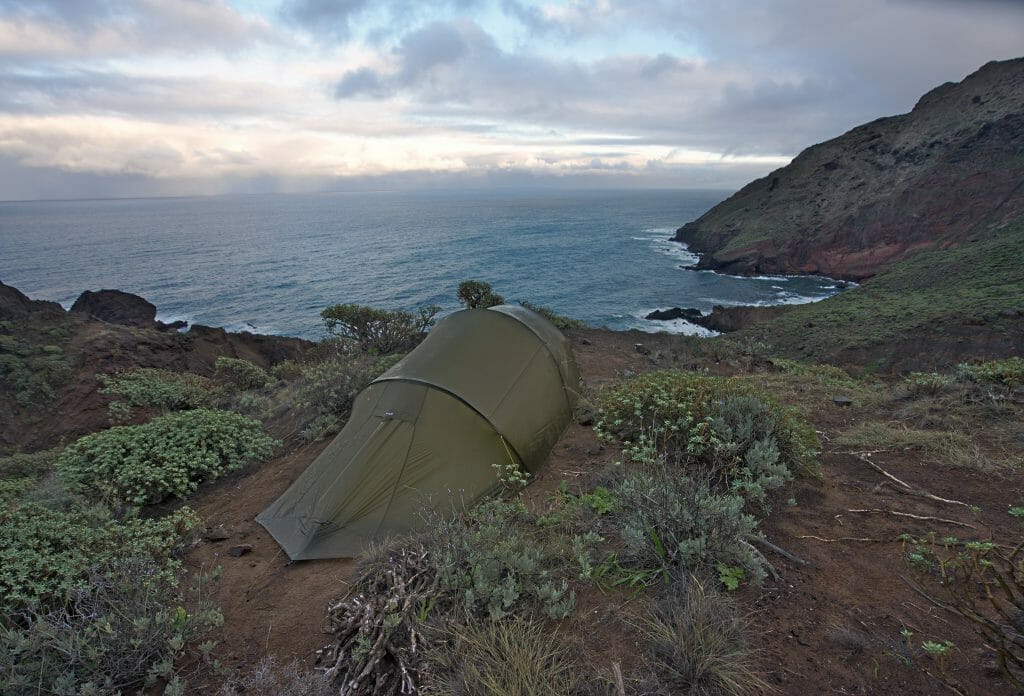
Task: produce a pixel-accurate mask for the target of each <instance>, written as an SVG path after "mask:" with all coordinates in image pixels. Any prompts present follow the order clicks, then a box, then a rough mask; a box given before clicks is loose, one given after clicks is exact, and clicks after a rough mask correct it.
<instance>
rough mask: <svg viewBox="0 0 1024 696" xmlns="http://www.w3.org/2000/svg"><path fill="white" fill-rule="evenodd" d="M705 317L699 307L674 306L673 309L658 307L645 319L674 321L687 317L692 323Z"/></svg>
mask: <svg viewBox="0 0 1024 696" xmlns="http://www.w3.org/2000/svg"><path fill="white" fill-rule="evenodd" d="M703 317H704V314H703V313H702V312H701V311H700V310H699V309H692V308H686V309H683V308H682V307H672V308H671V309H656V310H654V311H653V312H651V313H650V314H648V315H647V316H645V317H644V319H652V320H654V321H673V320H675V319H685V320H686V321H688V322H690V323H691V324H696V323H698V322H699V321H700V320H701V319H702V318H703Z"/></svg>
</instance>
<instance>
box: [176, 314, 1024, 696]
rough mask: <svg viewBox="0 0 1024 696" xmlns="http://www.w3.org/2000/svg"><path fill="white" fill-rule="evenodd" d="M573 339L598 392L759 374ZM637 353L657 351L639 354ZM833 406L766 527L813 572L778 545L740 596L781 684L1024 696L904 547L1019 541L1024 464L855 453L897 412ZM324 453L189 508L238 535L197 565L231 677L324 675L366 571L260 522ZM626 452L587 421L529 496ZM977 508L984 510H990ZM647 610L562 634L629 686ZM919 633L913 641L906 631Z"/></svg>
mask: <svg viewBox="0 0 1024 696" xmlns="http://www.w3.org/2000/svg"><path fill="white" fill-rule="evenodd" d="M572 341H573V348H574V350H575V352H576V357H577V360H578V362H579V364H580V368H581V372H582V374H583V376H584V379H585V381H586V383H587V385H588V386H589V387H596V386H600V385H601V384H604V383H607V382H609V381H611V380H614V379H618V378H621V377H622V376H623V375H624V374H627V375H628V374H629V373H636V372H640V371H643V370H648V369H654V368H657V367H666V368H668V367H671V368H677V369H688V368H691V367H695V366H697V364H698V363H699V364H700V366H702V367H705V368H708V369H710V370H711V371H712V372H716V373H726V374H728V373H733V372H738V371H744V370H749V369H750V367H749V366H746V368H744V366H741V365H737V364H727V363H721V364H718V363H715V362H714V360H713V359H711V358H709V357H703V358H693V357H691V356H690V355H689V354H687V353H686V352H685V351H683V350H681V349H680V345H681V344H680V343H679V342H678V340H677V339H675V338H673V337H670V336H662V335H658V336H652V335H647V334H641V333H636V332H633V333H613V332H608V331H602V330H586V331H577V332H572ZM637 343H642V344H643V346H642V348H641V350H640V351H638V350H637V348H636V346H635V344H637ZM755 373H756V371H755ZM832 396H833V394H831V393H829V392H828V391H827V390H826V389H818V390H814V389H809V390H806V391H805V392H804V393H801V394H800V395H799V398H800V400H801V404H800V405H801V406H802V407H803V411H804V412H805V414H806V416H807V417H808V418H809V419H810V420H811V422H812V423H813V424H814V427H815V428H816V429H817V430H818V431H819V433H820V435H821V436H822V439H823V447H824V450H825V451H824V453H823V454H822V465H823V472H824V475H823V477H822V479H821V480H814V479H802V480H798V481H796V482H794V483H793V484H791V485H790V486H789V487H788V488H787V489H785V490H784V492H783V493H782V495H781V496H780V499H778V500H777V501H776V502H775V505H774V514H773V515H772V516H771V517H770V518H769V519H768V520H767V522H766V523H765V524H764V530H765V533H766V536H767V538H768V539H769V540H771V541H772V542H773V543H775V544H777V545H778V546H779V547H781V548H783V549H785V550H786V551H788V552H790V553H791V554H793V555H795V556H797V557H799V558H800V559H803V560H804V561H806V565H802V564H799V563H796V562H794V561H792V560H789V559H787V558H784V557H782V556H780V555H778V554H775V553H773V552H771V551H766V557H767V558H768V559H769V560H770V561H771V563H772V564H773V565H774V567H775V569H776V570H777V571H778V575H779V579H778V580H774V579H772V578H769V579H768V580H766V581H765V583H764V585H763V586H762V587H760V588H749V587H748V588H744V589H741V590H740V591H739V593H738V595H739V600H740V603H741V606H743V607H747V608H749V610H750V611H751V620H752V630H751V641H752V642H753V643H754V645H755V647H757V648H758V649H759V650H760V651H761V655H762V661H763V666H764V672H765V675H766V678H767V680H768V681H769V682H770V683H772V684H773V685H775V686H776V687H777V688H778V690H779V692H780V693H785V694H813V693H839V694H896V693H899V694H935V693H947V692H948V693H961V694H1011V693H1013V690H1012V689H1011V688H1009V687H1008V686H1007V684H1006V682H1005V681H1003V680H1002V679H1001V678H1000V677H999V676H998V674H997V673H996V671H995V670H994V663H993V661H992V659H991V655H990V653H989V652H988V651H986V650H985V649H984V648H983V646H982V642H981V640H980V639H979V638H977V637H976V636H975V635H974V634H973V632H972V631H971V629H970V628H969V627H967V625H966V624H965V622H964V621H963V620H961V619H959V618H957V617H955V616H953V615H951V614H950V613H948V612H946V611H944V610H943V609H940V608H938V607H936V606H935V605H933V604H932V603H930V602H929V600H928V598H927V597H924V596H922V595H921V594H920V593H919V592H917V591H915V589H914V588H913V587H911V586H910V585H909V584H908V583H907V582H906V581H905V580H904V578H906V577H908V576H909V573H908V568H907V565H906V563H905V560H904V559H905V556H906V553H907V548H906V547H905V544H904V543H903V542H902V541H900V540H899V539H898V537H899V536H900V535H901V534H904V533H911V534H917V535H924V534H926V533H927V532H928V531H929V530H935V531H937V532H939V533H940V534H958V535H960V536H964V537H966V536H970V535H971V534H976V535H978V536H979V537H980V536H987V535H989V534H990V533H991V534H994V535H995V536H997V537H998V536H1000V535H1002V536H1003V538H1006V537H1007V536H1009V535H1010V534H1011V533H1012V525H1011V522H1012V519H1011V518H1009V516H1008V515H1007V514H1006V510H1007V509H1008V507H1009V506H1011V505H1019V504H1020V503H1021V496H1022V491H1024V485H1022V484H1024V475H1022V473H1021V471H1020V470H1019V469H1018V470H1017V471H1016V472H1012V473H1005V474H1002V475H996V474H992V473H981V472H980V471H978V470H974V469H971V468H963V467H958V468H953V467H949V466H942V465H938V464H936V463H933V462H930V461H929V458H928V457H926V456H925V455H924V454H923V453H922V452H920V451H913V450H898V451H881V452H877V453H874V454H871V455H863V456H858V455H856V454H851V453H849V448H844V447H838V446H835V445H833V444H832V442H833V440H835V437H836V435H837V434H838V433H840V432H842V431H844V430H846V429H848V428H850V427H851V426H853V425H856V424H857V423H859V422H862V421H865V420H881V419H883V418H885V417H886V416H887V413H885V412H882V411H881V410H878V409H879V407H877V406H870V405H862V404H859V403H857V402H856V401H855V403H854V404H853V406H852V407H845V408H844V407H840V406H837V405H835V404H834V403H833V402H832ZM324 445H325V443H318V444H316V445H312V446H309V447H306V448H304V449H300V450H299V451H297V452H295V453H293V454H290V455H288V456H286V457H283V458H280V459H277V460H274V461H272V462H270V463H268V464H267V465H265V466H263V467H262V468H260V469H259V470H256V471H253V472H251V473H248V474H246V475H242V476H238V477H235V478H233V479H230V480H226V481H221V482H218V483H216V484H213V485H211V486H208V487H206V488H205V489H204V490H203V491H202V492H201V494H200V495H199V496H197V497H196V498H195V499H194V500H193V501H192V503H191V504H192V505H193V506H194V507H195V508H196V509H197V510H198V512H199V513H200V514H201V515H202V516H203V518H204V520H206V522H207V524H208V526H209V527H211V528H216V527H223V528H224V529H225V530H226V531H227V532H228V533H230V537H229V538H227V539H224V540H220V541H209V540H207V541H202V542H200V543H199V544H198V545H197V546H196V547H195V548H194V549H192V551H191V552H190V553H189V555H188V557H187V565H188V567H189V568H190V569H191V570H193V571H196V570H198V569H200V568H210V567H212V566H214V565H217V564H219V565H220V566H221V568H222V570H223V576H222V578H221V579H220V581H219V582H217V583H215V584H214V585H213V586H212V593H213V599H214V601H215V602H216V603H217V604H218V605H219V606H220V607H221V608H222V610H223V613H224V616H225V624H224V627H223V628H222V630H221V632H220V636H219V640H220V643H219V646H218V648H217V652H216V654H217V656H218V657H219V658H220V659H221V661H222V663H223V664H224V665H225V666H226V667H227V668H228V669H230V670H235V669H238V670H242V671H244V670H245V669H246V667H247V666H250V665H252V664H253V663H255V662H256V661H257V660H258V659H259V658H260V657H262V656H263V655H268V654H272V655H275V656H277V657H278V658H279V660H280V661H283V662H287V661H288V660H290V659H291V658H292V657H295V658H298V659H299V660H300V661H301V662H302V663H303V664H305V665H307V666H311V665H312V664H313V660H314V657H315V651H316V649H317V648H319V647H321V645H322V644H323V643H324V642H326V639H327V637H326V636H325V635H323V634H322V633H321V632H320V631H321V621H322V619H323V617H324V613H325V608H326V606H327V604H328V602H329V601H330V600H332V599H334V598H337V597H339V596H341V595H344V594H345V592H346V589H347V581H348V579H349V578H350V577H351V574H352V571H353V569H354V562H353V561H352V560H347V559H343V560H337V561H315V562H309V561H304V562H300V563H294V564H293V563H289V561H288V558H287V557H286V556H285V555H284V554H283V552H282V551H281V550H280V548H279V547H278V546H277V544H276V543H275V542H274V540H273V539H272V538H270V536H269V535H268V534H267V533H266V532H265V531H264V530H263V528H262V527H260V526H259V525H258V524H257V523H256V522H255V521H254V518H255V516H256V514H257V513H258V512H260V511H261V510H262V509H263V508H264V507H265V506H266V505H267V504H269V503H270V502H271V501H272V500H273V499H275V498H276V497H277V496H278V495H280V494H281V493H282V492H283V491H284V490H285V488H287V486H288V485H289V484H290V482H291V481H292V480H293V479H294V478H295V477H296V476H297V475H298V474H299V473H300V472H301V471H302V470H303V469H304V468H305V467H306V466H307V465H308V464H309V462H311V461H312V460H313V458H315V456H316V455H317V454H318V453H319V451H320V450H321V449H322V448H323V446H324ZM617 456H618V453H617V452H615V451H614V450H611V449H607V448H605V447H604V446H603V445H602V444H601V443H600V442H599V441H598V439H597V437H596V436H595V435H594V433H593V431H592V430H591V428H590V427H589V426H584V425H579V424H574V425H572V426H571V427H570V428H569V429H568V430H567V432H566V433H565V435H564V436H563V438H562V439H561V440H560V441H559V443H558V444H557V445H556V447H555V449H554V451H553V452H552V454H551V457H550V460H549V462H548V464H547V466H546V468H545V469H544V470H543V471H542V473H541V474H540V476H539V477H538V478H537V479H536V480H535V481H534V482H533V483H532V484H531V485H530V486H529V487H528V488H527V490H526V492H525V494H524V495H525V496H526V497H527V499H528V500H532V501H540V500H542V499H543V497H544V496H545V495H547V494H548V493H549V492H550V491H552V490H554V489H555V488H556V487H557V486H558V485H559V484H560V482H561V481H563V480H565V481H567V482H568V484H569V486H570V487H571V488H572V489H577V488H586V487H587V486H588V485H593V484H592V483H591V481H592V477H593V476H594V475H595V474H596V473H597V472H599V471H600V470H602V469H603V468H605V467H606V466H607V465H608V464H609V463H610V462H611V461H613V460H615V459H616V458H617ZM865 457H866V459H865ZM868 460H869V461H870V462H872V463H874V464H875V465H877V466H878V467H879V468H881V469H883V470H885V471H886V472H888V473H889V474H891V475H892V476H894V477H896V478H898V479H900V480H902V481H903V482H906V483H907V484H909V485H910V486H911V487H913V488H915V489H919V490H922V491H927V492H929V493H931V494H933V495H934V496H937V497H939V498H945V499H949V500H956V501H962V502H963V503H965V504H966V505H958V504H955V503H948V502H945V503H944V502H938V501H935V500H933V499H926V498H922V497H918V496H914V495H910V494H907V493H901V492H900V491H899V489H900V488H901V486H899V485H898V484H896V483H895V482H892V481H891V480H889V479H888V478H887V477H886V476H885V475H884V474H882V473H880V472H879V470H877V469H876V468H874V467H872V466H871V465H870V464H869V461H868ZM967 505H972V506H978V507H979V508H980V510H981V511H980V513H977V514H976V513H973V512H972V511H971V510H969V509H968V507H967ZM855 510H864V511H871V512H854V511H855ZM894 512H900V513H906V514H911V515H918V516H920V517H932V518H942V519H944V520H952V521H955V522H958V523H960V524H962V525H971V527H972V528H967V527H961V526H957V525H955V524H950V523H949V522H940V521H936V520H920V519H915V518H912V517H905V516H900V515H895V514H893V513H894ZM986 527H987V528H988V529H986ZM240 544H249V545H251V546H252V551H251V553H247V554H246V555H243V556H239V557H234V556H231V555H229V554H228V549H229V548H231V547H233V546H237V545H240ZM642 601H643V599H638V598H635V597H633V596H630V595H629V594H628V593H611V594H602V593H601V592H600V591H598V590H596V589H593V588H589V589H588V588H580V590H578V603H577V609H578V610H577V612H576V614H575V615H574V616H573V617H571V618H569V619H567V620H566V621H565V622H563V624H562V625H560V626H557V627H556V630H559V631H564V634H565V635H566V636H567V637H571V638H572V639H573V640H575V641H578V642H579V644H580V648H581V654H582V655H584V656H585V658H586V659H587V660H588V661H589V662H590V663H591V664H592V666H593V669H594V670H595V672H598V673H601V674H606V673H608V674H610V669H611V665H612V663H613V662H619V663H620V664H621V666H622V670H623V672H624V674H625V675H626V677H627V683H628V682H629V679H630V678H631V677H632V676H633V675H635V674H636V673H637V671H638V669H639V667H641V666H642V663H643V655H642V654H640V651H639V650H638V647H637V643H636V640H635V637H634V635H633V632H632V629H631V628H630V626H629V623H628V617H629V615H630V612H631V611H633V608H634V607H636V605H637V604H638V603H641V602H642ZM901 631H903V632H904V633H901ZM907 631H909V632H911V633H912V636H909V637H908V636H906V635H905V633H906V632H907ZM923 640H934V641H944V640H949V641H952V642H953V645H954V647H953V648H952V650H951V653H950V655H949V656H948V658H947V659H946V660H945V661H943V663H941V664H940V663H938V662H936V661H935V660H933V659H931V658H928V657H927V656H926V655H925V654H924V653H923V652H922V651H921V649H920V645H921V641H923Z"/></svg>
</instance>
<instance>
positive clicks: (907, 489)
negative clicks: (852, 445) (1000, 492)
mask: <svg viewBox="0 0 1024 696" xmlns="http://www.w3.org/2000/svg"><path fill="white" fill-rule="evenodd" d="M849 454H852V455H854V456H855V457H857V459H859V460H861V461H862V462H864V463H865V464H867V465H868V466H870V467H871V468H872V469H874V470H875V471H877V472H878V473H880V474H881V475H882V476H885V477H886V478H888V479H890V480H891V481H894V482H895V483H898V484H899V485H900V488H897V489H895V490H896V491H898V492H900V493H906V494H908V495H916V496H918V497H921V498H927V499H928V500H932V501H935V502H936V503H946V504H947V505H961V506H963V507H965V508H970V507H971V506H970V505H968V504H967V503H965V502H963V501H960V500H950V499H948V498H940V497H939V496H937V495H934V494H932V493H929V492H928V491H922V490H919V489H917V488H914V487H913V486H911V485H910V484H909V483H907V482H906V481H901V480H900V479H898V478H896V477H895V476H893V475H892V474H890V473H889V472H888V471H886V470H885V469H883V468H882V467H880V466H878V465H877V464H875V463H874V462H873V461H871V459H870V458H869V455H871V454H874V452H849ZM883 483H885V482H884V481H883ZM880 488H881V484H880V485H878V486H875V490H876V491H877V490H879V489H880Z"/></svg>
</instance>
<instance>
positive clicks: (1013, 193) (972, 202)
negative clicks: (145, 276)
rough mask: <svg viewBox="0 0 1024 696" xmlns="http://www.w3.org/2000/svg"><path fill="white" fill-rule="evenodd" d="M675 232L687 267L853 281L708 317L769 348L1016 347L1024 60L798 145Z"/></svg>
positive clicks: (927, 364) (853, 359)
mask: <svg viewBox="0 0 1024 696" xmlns="http://www.w3.org/2000/svg"><path fill="white" fill-rule="evenodd" d="M675 239H676V240H677V241H681V242H685V243H687V244H688V245H689V247H690V249H691V250H694V251H697V252H700V253H701V254H702V256H701V258H700V262H699V264H698V268H700V269H713V270H716V271H721V272H728V273H746V274H750V273H793V274H801V273H821V274H825V275H830V276H833V277H838V278H845V279H854V280H858V281H862V284H861V285H860V286H859V287H856V288H853V289H851V290H848V291H846V292H843V293H841V294H839V295H836V296H834V297H832V298H829V299H828V300H825V301H823V302H819V303H815V304H812V305H804V306H799V307H790V308H777V309H773V310H772V311H770V312H769V311H767V310H758V311H756V312H745V311H743V310H742V309H741V308H719V309H717V310H716V312H715V313H714V314H713V315H712V316H711V317H709V321H712V324H713V325H715V327H716V328H723V330H736V329H744V328H745V329H746V335H747V336H748V340H751V341H754V342H761V343H764V344H765V345H768V346H770V349H771V350H772V351H773V353H775V354H779V355H785V356H788V357H792V358H803V359H814V360H819V361H829V362H838V363H841V364H855V365H859V366H860V367H862V368H865V369H869V370H895V371H908V370H922V369H929V370H930V369H942V368H946V367H949V366H950V365H953V364H955V363H957V362H960V361H963V360H970V359H986V358H1000V357H1006V356H1008V355H1015V354H1020V353H1021V351H1022V350H1024V321H1021V319H1022V316H1024V315H1022V312H1024V265H1022V264H1021V263H1020V259H1021V258H1022V253H1024V59H1016V60H1012V61H1005V62H993V63H989V64H987V65H985V66H984V67H982V68H981V69H980V70H978V71H977V72H975V73H974V74H972V75H970V76H968V77H967V78H966V79H964V81H963V82H960V83H956V84H954V83H948V84H945V85H942V86H941V87H938V88H936V89H934V90H932V91H931V92H929V93H928V94H926V95H924V96H923V97H922V98H921V99H920V101H919V102H918V103H917V105H916V106H915V107H914V109H913V111H911V112H910V113H909V114H904V115H902V116H894V117H891V118H883V119H879V120H877V121H873V122H872V123H868V124H866V125H863V126H860V127H858V128H855V129H853V130H851V131H850V132H849V133H846V134H845V135H842V136H840V137H838V138H835V139H833V140H830V141H828V142H825V143H821V144H819V145H815V146H813V147H810V148H808V149H807V150H805V151H804V152H802V153H801V154H800V155H799V156H798V157H797V158H796V159H794V160H793V162H792V163H791V164H789V165H788V166H786V167H783V168H782V169H779V170H777V171H775V172H773V173H772V174H770V175H769V176H767V177H765V178H763V179H759V180H757V181H754V182H752V183H750V184H749V185H747V186H746V187H744V188H743V189H742V190H740V191H739V192H737V193H736V194H735V195H733V196H732V197H731V198H729V199H728V200H726V201H724V202H723V203H721V204H720V205H718V206H716V207H715V208H713V209H711V210H710V211H708V213H706V214H705V215H704V216H703V217H701V218H700V219H698V220H696V221H694V222H692V223H689V224H687V225H685V226H684V227H682V228H680V229H679V230H678V231H677V233H676V236H675Z"/></svg>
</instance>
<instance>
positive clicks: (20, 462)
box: [0, 448, 60, 479]
mask: <svg viewBox="0 0 1024 696" xmlns="http://www.w3.org/2000/svg"><path fill="white" fill-rule="evenodd" d="M59 454H60V449H59V448H57V449H50V450H43V451H40V452H32V453H31V454H12V455H10V456H8V457H0V479H6V478H18V477H26V476H28V477H33V478H38V477H40V476H42V475H43V474H44V473H46V472H47V471H49V470H50V469H52V468H53V466H54V464H56V462H57V455H59Z"/></svg>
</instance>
